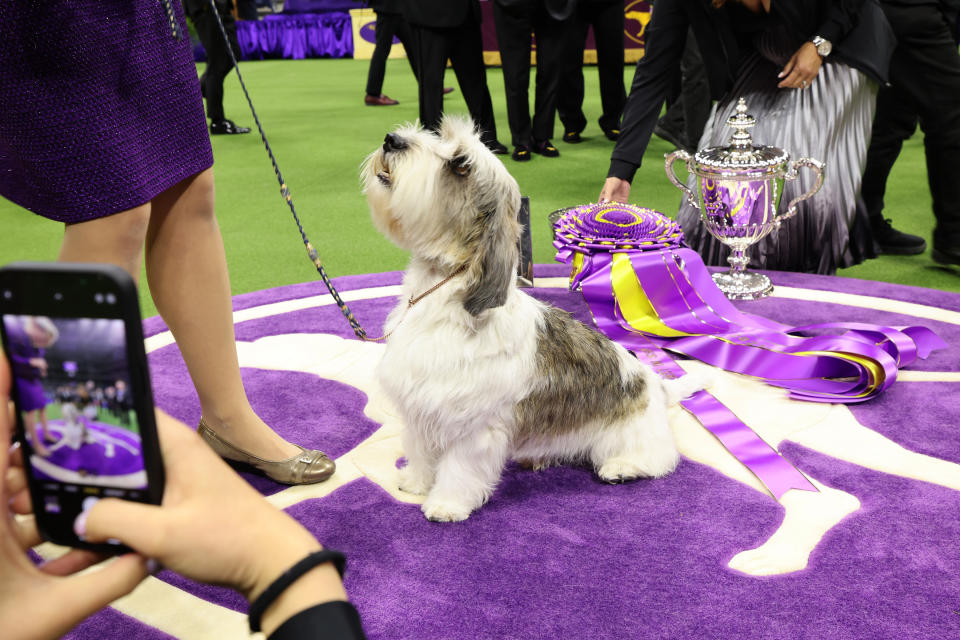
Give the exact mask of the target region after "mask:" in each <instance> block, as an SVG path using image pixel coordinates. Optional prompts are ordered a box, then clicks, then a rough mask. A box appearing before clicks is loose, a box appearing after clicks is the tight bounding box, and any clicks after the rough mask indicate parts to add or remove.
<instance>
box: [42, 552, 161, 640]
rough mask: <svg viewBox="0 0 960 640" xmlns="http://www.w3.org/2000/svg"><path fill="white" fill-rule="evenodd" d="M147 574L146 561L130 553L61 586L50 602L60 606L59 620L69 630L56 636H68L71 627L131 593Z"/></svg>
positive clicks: (73, 578) (58, 586)
mask: <svg viewBox="0 0 960 640" xmlns="http://www.w3.org/2000/svg"><path fill="white" fill-rule="evenodd" d="M147 574H148V571H147V561H146V560H145V559H144V558H142V557H140V556H138V555H136V554H133V553H128V554H126V555H123V556H120V557H119V558H116V559H115V560H112V561H110V562H109V563H107V564H106V565H105V566H103V567H102V568H99V569H96V570H93V571H89V572H84V573H82V574H78V575H75V576H71V577H69V578H66V579H64V580H62V581H60V582H58V583H57V584H56V586H55V587H54V592H55V593H53V594H51V598H50V601H51V602H56V603H58V604H57V606H58V607H59V608H60V609H61V611H62V615H59V616H57V618H58V619H59V621H60V622H61V623H63V622H66V623H67V626H68V628H67V629H62V630H59V629H58V630H55V633H54V635H61V634H62V633H66V631H68V630H69V627H72V626H73V625H74V624H76V623H77V622H79V621H80V620H82V619H84V618H86V617H87V616H90V615H92V614H94V613H96V612H97V611H99V610H100V609H102V608H103V607H105V606H107V605H108V604H110V603H111V602H113V601H114V600H116V599H117V598H120V597H121V596H125V595H126V594H128V593H130V592H131V591H133V589H134V587H136V586H137V585H138V584H140V581H141V580H143V579H144V578H145V577H146V576H147ZM54 624H56V622H54Z"/></svg>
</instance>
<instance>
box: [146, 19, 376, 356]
mask: <svg viewBox="0 0 960 640" xmlns="http://www.w3.org/2000/svg"><path fill="white" fill-rule="evenodd" d="M176 1H178V0H160V3H161V4H162V5H163V9H164V12H165V13H166V14H167V16H168V19H169V20H170V28H171V32H172V33H173V37H174V38H176V39H178V40H180V39H182V38H183V34H182V31H181V29H180V25H179V23H178V22H177V19H176V16H175V14H174V13H173V5H172V4H171V3H172V2H176ZM208 2H209V4H210V10H211V11H212V12H213V15H214V16H215V17H216V19H217V25H218V26H219V27H220V35H222V36H223V42H224V44H225V45H226V48H227V53H228V54H229V55H230V60H231V61H232V62H233V66H234V68H235V69H236V72H237V80H239V81H240V88H241V89H243V95H244V96H245V97H246V99H247V104H248V105H249V106H250V113H252V114H253V121H254V122H255V123H256V125H257V131H259V132H260V139H261V140H263V146H264V147H265V148H266V150H267V155H268V156H269V157H270V163H271V164H272V165H273V171H274V173H275V174H276V176H277V182H279V183H280V195H282V196H283V199H284V200H286V202H287V206H288V207H289V208H290V213H291V214H292V215H293V220H294V222H295V223H296V224H297V229H298V230H299V231H300V238H301V240H302V241H303V246H304V248H306V250H307V257H308V258H309V259H310V262H312V263H313V266H314V267H315V268H316V270H317V273H318V274H320V279H321V280H322V281H323V284H324V285H326V287H327V290H328V291H329V292H330V295H331V296H332V297H333V300H334V302H336V304H337V307H339V308H340V312H341V313H342V314H343V317H344V318H346V319H347V322H349V323H350V328H351V329H353V333H354V334H356V336H357V337H358V338H360V339H361V340H369V341H374V340H376V339H375V338H368V337H367V332H366V331H365V330H364V329H363V327H361V326H360V322H359V321H357V319H356V318H355V317H354V315H353V312H352V311H350V308H349V307H347V304H346V303H345V302H344V301H343V299H342V298H341V297H340V294H339V292H337V289H336V287H334V286H333V282H331V280H330V276H328V275H327V271H326V269H324V268H323V263H322V262H321V261H320V256H319V254H318V253H317V250H316V248H315V247H314V246H313V245H312V244H311V243H310V239H309V238H307V233H306V231H304V229H303V223H302V222H301V221H300V216H298V215H297V210H296V208H295V207H294V206H293V196H291V195H290V189H289V187H287V184H286V182H284V180H283V175H282V174H281V173H280V166H279V165H278V164H277V159H276V157H275V156H274V155H273V150H272V149H271V148H270V142H269V141H268V140H267V134H266V133H264V131H263V125H262V124H261V123H260V118H259V117H258V116H257V110H256V109H255V108H254V107H253V101H252V100H251V99H250V93H249V92H248V91H247V85H246V84H245V83H244V81H243V75H242V74H241V73H240V65H239V64H238V63H237V58H236V56H235V55H234V53H233V47H231V46H230V38H229V36H227V30H226V28H225V27H224V26H223V21H222V20H221V19H220V13H219V12H218V11H217V6H216V3H215V0H208Z"/></svg>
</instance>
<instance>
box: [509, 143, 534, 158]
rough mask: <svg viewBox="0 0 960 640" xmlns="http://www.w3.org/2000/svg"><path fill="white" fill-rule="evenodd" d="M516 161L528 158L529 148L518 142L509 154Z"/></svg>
mask: <svg viewBox="0 0 960 640" xmlns="http://www.w3.org/2000/svg"><path fill="white" fill-rule="evenodd" d="M510 157H511V158H513V159H514V160H516V161H517V162H526V161H528V160H529V159H530V148H529V147H527V146H526V145H522V144H519V145H517V146H515V147H514V148H513V155H511V156H510Z"/></svg>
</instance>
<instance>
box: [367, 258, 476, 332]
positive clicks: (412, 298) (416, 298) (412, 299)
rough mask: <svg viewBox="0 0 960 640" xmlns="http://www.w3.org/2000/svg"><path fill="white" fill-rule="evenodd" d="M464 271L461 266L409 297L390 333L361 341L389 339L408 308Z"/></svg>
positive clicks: (465, 267) (463, 266) (464, 267)
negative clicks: (416, 294) (418, 293)
mask: <svg viewBox="0 0 960 640" xmlns="http://www.w3.org/2000/svg"><path fill="white" fill-rule="evenodd" d="M466 270H467V265H462V266H461V267H460V268H459V269H457V270H456V271H454V272H453V273H451V274H450V275H448V276H447V277H446V278H444V279H443V280H441V281H440V282H438V283H437V284H435V285H433V286H432V287H430V288H429V289H427V290H426V291H424V292H423V293H421V294H420V295H418V296H410V298H409V299H408V300H407V308H406V309H404V310H403V315H402V316H400V320H398V321H397V324H396V326H394V327H393V329H391V330H390V331H388V332H386V333H385V334H383V335H382V336H380V337H379V338H368V337H367V336H364V337H363V338H362V339H363V340H364V341H365V342H380V341H382V340H386V339H387V338H389V337H390V334H392V333H393V332H394V331H395V330H396V328H397V327H399V326H400V323H401V322H403V319H404V318H406V317H407V311H409V310H410V307H412V306H413V305H415V304H417V303H418V302H420V301H421V300H423V299H424V298H426V297H427V296H428V295H430V294H431V293H433V292H434V291H436V290H437V289H439V288H440V287H442V286H443V285H445V284H447V283H448V282H450V281H451V280H453V279H454V278H456V277H457V276H458V275H460V274H461V273H463V272H464V271H466Z"/></svg>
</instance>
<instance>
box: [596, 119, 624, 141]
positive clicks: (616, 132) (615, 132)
mask: <svg viewBox="0 0 960 640" xmlns="http://www.w3.org/2000/svg"><path fill="white" fill-rule="evenodd" d="M597 124H599V125H600V129H601V130H602V131H603V135H605V136H607V140H613V141H614V142H616V140H617V139H618V138H619V137H620V129H619V128H617V127H607V126H604V124H603V120H599V121H597Z"/></svg>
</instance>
